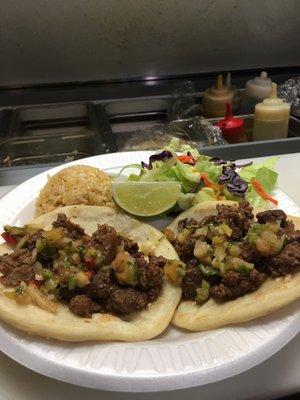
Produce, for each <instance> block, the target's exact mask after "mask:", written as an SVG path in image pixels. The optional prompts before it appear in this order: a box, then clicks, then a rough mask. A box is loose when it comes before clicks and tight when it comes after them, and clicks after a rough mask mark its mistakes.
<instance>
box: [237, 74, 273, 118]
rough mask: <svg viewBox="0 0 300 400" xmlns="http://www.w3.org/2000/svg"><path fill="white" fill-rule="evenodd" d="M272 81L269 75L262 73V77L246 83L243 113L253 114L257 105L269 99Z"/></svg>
mask: <svg viewBox="0 0 300 400" xmlns="http://www.w3.org/2000/svg"><path fill="white" fill-rule="evenodd" d="M271 88H272V81H271V79H270V78H268V74H267V73H266V72H265V71H262V72H261V74H260V76H256V77H255V78H253V79H249V81H247V83H246V89H245V93H244V98H243V103H242V111H243V113H251V114H252V113H253V112H254V107H255V105H256V104H257V103H259V102H260V101H262V100H263V99H265V98H266V97H268V96H269V95H270V93H271Z"/></svg>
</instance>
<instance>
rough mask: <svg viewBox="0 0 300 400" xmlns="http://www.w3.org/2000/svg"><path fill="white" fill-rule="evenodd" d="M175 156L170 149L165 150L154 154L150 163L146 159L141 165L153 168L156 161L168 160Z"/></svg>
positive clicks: (150, 158)
mask: <svg viewBox="0 0 300 400" xmlns="http://www.w3.org/2000/svg"><path fill="white" fill-rule="evenodd" d="M172 157H173V154H172V153H171V152H170V151H169V150H164V151H162V152H161V153H158V154H152V156H150V157H149V164H146V163H145V162H144V161H142V162H141V165H142V167H143V168H145V169H152V168H153V167H152V163H153V162H154V161H166V160H169V159H170V158H172Z"/></svg>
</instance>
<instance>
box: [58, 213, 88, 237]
mask: <svg viewBox="0 0 300 400" xmlns="http://www.w3.org/2000/svg"><path fill="white" fill-rule="evenodd" d="M52 225H53V227H54V228H64V229H65V230H66V231H67V232H68V234H67V236H68V237H69V238H71V239H80V238H81V237H82V236H84V235H85V232H84V229H83V228H81V226H79V225H77V224H74V223H73V222H71V221H70V220H69V219H68V218H67V216H66V214H63V213H59V214H58V217H57V220H56V221H54V222H53V224H52Z"/></svg>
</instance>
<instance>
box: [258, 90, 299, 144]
mask: <svg viewBox="0 0 300 400" xmlns="http://www.w3.org/2000/svg"><path fill="white" fill-rule="evenodd" d="M290 109H291V106H290V105H289V104H288V103H286V102H284V101H283V100H282V99H279V98H278V97H277V85H276V83H272V90H271V94H270V97H268V98H266V99H264V100H263V101H262V102H261V103H258V104H256V106H255V112H254V127H253V140H270V139H280V138H285V137H287V134H288V124H289V116H290Z"/></svg>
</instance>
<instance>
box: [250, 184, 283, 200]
mask: <svg viewBox="0 0 300 400" xmlns="http://www.w3.org/2000/svg"><path fill="white" fill-rule="evenodd" d="M251 183H252V185H253V187H254V189H255V191H256V193H257V194H258V195H259V196H260V197H262V198H263V199H264V200H268V201H270V202H271V203H273V204H275V206H277V205H278V201H277V200H276V199H274V198H273V197H272V196H270V195H269V193H267V192H266V191H265V189H264V188H263V187H262V185H261V183H260V182H259V181H258V180H257V179H252V181H251Z"/></svg>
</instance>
